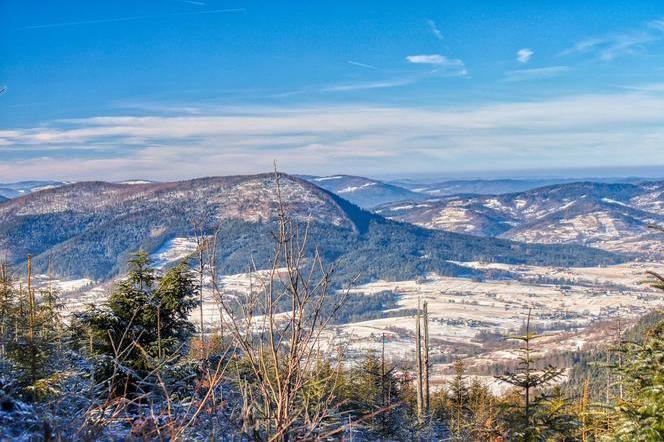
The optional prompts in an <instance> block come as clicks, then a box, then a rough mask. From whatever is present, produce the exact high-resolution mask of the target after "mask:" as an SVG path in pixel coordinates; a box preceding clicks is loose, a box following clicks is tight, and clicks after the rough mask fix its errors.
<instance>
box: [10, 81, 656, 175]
mask: <svg viewBox="0 0 664 442" xmlns="http://www.w3.org/2000/svg"><path fill="white" fill-rule="evenodd" d="M662 115H664V97H663V96H662V95H661V94H648V93H622V94H614V95H582V96H572V97H567V98H559V99H552V100H543V101H532V102H517V103H505V104H486V105H474V106H468V105H464V106H462V105H459V106H453V107H441V108H432V109H420V108H408V107H377V106H361V105H349V106H329V105H325V106H313V107H299V108H289V109H284V108H277V107H244V108H227V109H223V108H216V109H214V110H206V109H201V110H200V112H199V114H197V115H173V116H163V115H160V116H134V115H125V116H101V117H94V118H83V119H75V120H63V121H53V122H51V123H49V124H44V125H41V126H37V127H30V128H12V129H7V130H3V131H0V176H2V177H3V178H5V179H6V180H13V179H27V178H47V177H53V178H60V179H76V180H78V179H86V178H94V177H101V178H106V179H125V178H129V177H142V178H152V179H161V180H164V179H171V178H173V179H175V178H185V177H190V176H200V175H223V174H230V173H254V172H258V171H264V170H269V169H270V165H271V162H272V160H274V159H276V160H277V161H278V163H279V164H280V165H282V166H281V167H283V168H284V169H285V170H287V171H294V172H311V173H326V172H333V171H334V170H343V171H345V172H348V173H363V174H370V173H376V172H399V173H405V172H406V171H421V172H439V173H440V172H441V170H440V165H441V164H444V167H445V169H446V170H458V171H463V170H477V169H483V168H484V169H493V170H499V169H515V168H516V169H518V168H527V167H531V168H532V167H542V165H545V167H549V168H556V167H569V166H578V167H589V166H619V165H624V166H635V165H642V164H645V163H648V164H657V163H659V164H662V163H664V152H662V149H661V146H662V144H663V143H664V127H663V126H662V124H661V122H662V121H661V120H662V118H661V116H662ZM628 147H629V148H628ZM175 165H177V166H175Z"/></svg>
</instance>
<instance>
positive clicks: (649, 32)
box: [559, 19, 664, 61]
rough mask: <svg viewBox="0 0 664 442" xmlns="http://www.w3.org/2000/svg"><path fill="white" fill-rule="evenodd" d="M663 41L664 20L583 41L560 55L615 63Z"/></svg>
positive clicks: (652, 21)
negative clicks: (621, 58)
mask: <svg viewBox="0 0 664 442" xmlns="http://www.w3.org/2000/svg"><path fill="white" fill-rule="evenodd" d="M662 39H664V19H659V20H651V21H649V22H647V23H645V25H644V26H642V27H641V28H640V29H633V30H629V31H626V32H620V33H611V34H607V35H601V36H595V37H590V38H586V39H583V40H581V41H579V42H577V43H575V44H574V45H573V46H572V47H570V48H568V49H565V50H564V51H562V52H561V53H560V54H559V55H561V56H568V55H574V54H592V55H595V56H596V57H597V58H598V59H600V60H602V61H613V60H615V59H616V58H619V57H624V56H629V55H635V54H639V53H643V52H645V51H646V49H647V46H648V45H649V44H652V43H654V42H657V41H660V40H662Z"/></svg>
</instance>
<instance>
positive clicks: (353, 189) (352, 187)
mask: <svg viewBox="0 0 664 442" xmlns="http://www.w3.org/2000/svg"><path fill="white" fill-rule="evenodd" d="M376 184H378V183H366V184H362V185H361V186H348V187H345V188H343V189H341V190H339V191H338V192H337V193H350V192H355V191H356V190H359V189H364V188H367V187H369V186H375V185H376Z"/></svg>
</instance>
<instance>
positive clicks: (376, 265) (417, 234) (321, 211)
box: [0, 174, 625, 281]
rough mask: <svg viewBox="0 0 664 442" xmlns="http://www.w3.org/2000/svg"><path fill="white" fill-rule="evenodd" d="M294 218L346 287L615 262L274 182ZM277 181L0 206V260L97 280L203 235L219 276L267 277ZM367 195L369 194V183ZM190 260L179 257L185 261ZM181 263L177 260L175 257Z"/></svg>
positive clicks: (92, 191)
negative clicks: (479, 266)
mask: <svg viewBox="0 0 664 442" xmlns="http://www.w3.org/2000/svg"><path fill="white" fill-rule="evenodd" d="M279 177H280V179H279V181H280V194H281V198H282V201H283V204H284V207H285V208H286V210H287V212H288V214H289V216H290V217H292V218H293V219H294V220H295V222H296V223H297V224H298V225H299V226H301V228H302V229H304V226H305V225H306V226H307V229H308V238H309V243H308V247H309V249H310V251H311V252H312V253H313V250H314V247H317V249H318V250H319V251H320V253H321V254H322V257H323V259H324V260H325V261H326V262H328V263H330V262H333V261H334V262H337V265H338V270H337V275H338V277H339V278H340V279H341V280H346V281H347V280H349V279H350V278H352V277H353V276H354V275H356V274H360V275H361V279H360V280H364V281H369V280H375V279H391V280H396V279H409V278H414V277H417V276H420V275H424V274H426V273H428V272H437V273H439V274H442V275H457V276H458V275H465V276H472V277H481V276H482V272H481V271H479V270H475V269H472V268H470V267H464V266H462V265H459V264H457V263H458V262H463V261H484V262H503V263H514V264H520V263H524V264H525V263H527V264H541V265H555V266H568V265H588V266H591V265H600V264H611V263H617V262H621V261H624V260H625V258H624V257H623V256H621V255H619V254H616V253H611V252H607V251H602V250H597V249H592V248H587V247H582V246H576V245H556V244H552V245H540V244H523V243H519V242H514V241H511V240H507V239H499V238H492V237H479V236H474V235H467V234H459V233H454V232H447V231H440V230H432V229H426V228H423V227H420V226H416V225H413V224H408V223H403V222H399V221H395V220H390V219H387V218H385V217H383V216H382V215H381V214H378V213H371V212H368V211H366V210H364V209H361V208H360V207H358V206H356V205H354V204H352V203H351V202H349V201H347V200H345V199H343V198H341V197H339V196H338V195H335V194H333V193H331V192H328V191H326V190H324V189H321V188H320V187H317V186H315V185H314V184H312V183H311V182H309V181H307V180H304V179H301V178H297V177H294V176H290V175H279ZM276 183H277V180H276V178H275V175H274V174H261V175H251V176H233V177H214V178H200V179H195V180H189V181H180V182H170V183H141V184H118V183H107V182H81V183H75V184H68V185H63V186H61V187H57V188H51V189H46V190H41V191H37V192H34V193H31V194H28V195H25V196H21V197H18V198H14V199H11V200H8V201H5V202H2V203H0V255H1V256H6V257H7V259H8V260H9V261H10V263H12V264H15V265H20V264H21V263H23V262H24V261H25V257H26V255H27V254H32V255H33V257H34V259H33V264H34V267H35V270H36V271H37V272H46V269H47V268H48V266H49V265H50V266H51V268H52V270H53V272H54V273H55V274H56V275H58V276H61V277H68V278H75V277H88V278H91V279H95V280H104V279H107V278H111V277H113V276H114V275H118V274H121V273H122V272H123V271H124V269H125V267H124V266H125V263H126V261H127V259H128V257H129V254H130V253H131V252H133V251H135V250H137V249H139V248H142V249H144V250H146V251H148V252H150V253H155V252H157V251H162V252H163V250H164V247H168V245H169V244H172V243H173V242H174V241H175V240H178V239H188V240H191V238H192V237H193V236H194V235H195V234H196V233H197V232H199V228H201V226H202V231H200V232H199V233H203V234H206V235H212V234H213V233H214V232H218V233H219V235H218V238H219V241H218V243H217V244H216V248H217V257H218V262H217V264H218V266H219V270H220V271H221V272H224V273H234V272H246V271H247V270H248V269H250V267H251V266H252V265H255V266H256V267H257V268H267V267H269V265H270V257H271V254H272V250H273V247H274V244H273V240H272V232H273V231H274V229H275V220H276V217H277V213H278V210H277V209H278V201H277V187H276ZM367 187H371V186H367ZM185 256H186V255H185ZM183 257H184V256H183Z"/></svg>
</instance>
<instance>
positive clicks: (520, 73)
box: [505, 66, 572, 81]
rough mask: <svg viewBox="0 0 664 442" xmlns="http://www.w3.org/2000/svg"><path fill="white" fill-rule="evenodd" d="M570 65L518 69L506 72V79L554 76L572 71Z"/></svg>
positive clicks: (521, 79)
mask: <svg viewBox="0 0 664 442" xmlns="http://www.w3.org/2000/svg"><path fill="white" fill-rule="evenodd" d="M571 70H572V68H570V67H569V66H549V67H544V68H534V69H517V70H514V71H508V72H506V73H505V81H524V80H536V79H541V78H553V77H557V76H559V75H562V74H564V73H566V72H569V71H571Z"/></svg>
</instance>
